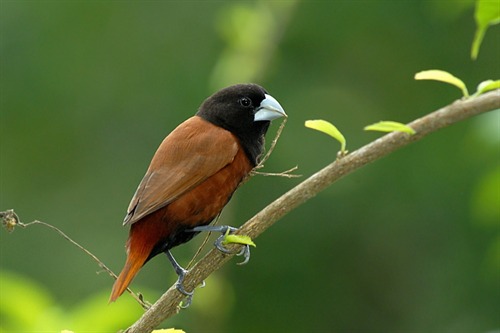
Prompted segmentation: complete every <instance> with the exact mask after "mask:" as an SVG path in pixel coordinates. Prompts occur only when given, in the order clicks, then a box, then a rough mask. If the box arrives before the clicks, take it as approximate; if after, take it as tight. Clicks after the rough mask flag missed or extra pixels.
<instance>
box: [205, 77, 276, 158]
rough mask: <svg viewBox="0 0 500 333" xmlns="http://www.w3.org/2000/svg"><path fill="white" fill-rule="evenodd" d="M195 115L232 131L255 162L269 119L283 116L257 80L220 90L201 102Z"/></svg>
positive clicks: (259, 152)
mask: <svg viewBox="0 0 500 333" xmlns="http://www.w3.org/2000/svg"><path fill="white" fill-rule="evenodd" d="M197 115H198V116H200V117H202V118H203V119H205V120H207V121H209V122H211V123H212V124H214V125H217V126H220V127H222V128H224V129H226V130H228V131H230V132H231V133H233V134H234V135H235V136H236V137H237V138H238V139H239V140H240V143H241V145H242V146H243V149H245V152H246V154H247V156H248V158H249V159H250V161H251V162H252V163H253V164H254V165H257V163H258V159H259V156H260V155H261V153H262V151H263V149H264V135H265V134H266V132H267V129H268V128H269V124H270V123H271V120H273V119H276V118H279V117H283V116H285V117H286V114H285V111H284V110H283V108H282V107H281V105H280V104H279V103H278V101H277V100H276V99H274V98H273V97H272V96H271V95H269V94H268V93H267V92H266V90H265V89H264V88H262V87H261V86H258V85H256V84H237V85H234V86H230V87H227V88H224V89H222V90H219V91H218V92H216V93H215V94H213V95H212V96H210V97H209V98H207V99H206V100H205V101H204V102H203V103H202V104H201V106H200V109H199V110H198V113H197Z"/></svg>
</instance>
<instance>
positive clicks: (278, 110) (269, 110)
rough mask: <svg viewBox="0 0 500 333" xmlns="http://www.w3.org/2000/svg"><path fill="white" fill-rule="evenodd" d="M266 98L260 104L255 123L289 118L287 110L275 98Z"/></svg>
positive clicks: (267, 96)
mask: <svg viewBox="0 0 500 333" xmlns="http://www.w3.org/2000/svg"><path fill="white" fill-rule="evenodd" d="M265 96H266V98H265V99H264V100H263V101H262V102H261V103H260V107H259V108H258V109H257V112H255V115H254V119H253V121H271V120H273V119H277V118H281V117H287V115H286V113H285V110H283V107H282V106H281V105H280V103H279V102H278V101H277V100H276V99H275V98H274V97H273V96H271V95H268V94H266V95H265Z"/></svg>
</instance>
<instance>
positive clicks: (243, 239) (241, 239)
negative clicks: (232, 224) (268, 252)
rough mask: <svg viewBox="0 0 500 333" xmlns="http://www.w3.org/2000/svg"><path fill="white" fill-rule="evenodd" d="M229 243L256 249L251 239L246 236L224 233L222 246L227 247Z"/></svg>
mask: <svg viewBox="0 0 500 333" xmlns="http://www.w3.org/2000/svg"><path fill="white" fill-rule="evenodd" d="M231 243H236V244H243V245H250V246H253V247H256V245H255V243H254V242H253V241H252V239H251V238H250V237H248V236H246V235H229V234H228V233H226V235H225V237H224V240H223V241H222V244H223V245H227V244H231Z"/></svg>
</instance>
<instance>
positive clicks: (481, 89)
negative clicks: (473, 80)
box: [474, 80, 500, 96]
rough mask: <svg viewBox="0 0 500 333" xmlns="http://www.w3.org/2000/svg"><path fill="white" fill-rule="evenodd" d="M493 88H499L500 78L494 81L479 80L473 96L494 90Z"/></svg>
mask: <svg viewBox="0 0 500 333" xmlns="http://www.w3.org/2000/svg"><path fill="white" fill-rule="evenodd" d="M495 89H500V80H496V81H493V80H486V81H483V82H481V83H480V84H479V85H478V86H477V91H476V93H475V94H474V96H479V95H481V94H484V93H485V92H487V91H490V90H495Z"/></svg>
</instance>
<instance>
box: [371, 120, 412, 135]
mask: <svg viewBox="0 0 500 333" xmlns="http://www.w3.org/2000/svg"><path fill="white" fill-rule="evenodd" d="M364 130H365V131H379V132H405V133H408V134H410V135H413V134H415V133H416V132H415V130H414V129H413V128H411V127H410V126H407V125H405V124H401V123H398V122H395V121H379V122H378V123H375V124H372V125H368V126H366V127H365V128H364Z"/></svg>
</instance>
